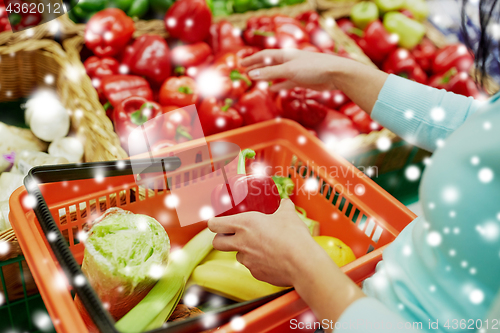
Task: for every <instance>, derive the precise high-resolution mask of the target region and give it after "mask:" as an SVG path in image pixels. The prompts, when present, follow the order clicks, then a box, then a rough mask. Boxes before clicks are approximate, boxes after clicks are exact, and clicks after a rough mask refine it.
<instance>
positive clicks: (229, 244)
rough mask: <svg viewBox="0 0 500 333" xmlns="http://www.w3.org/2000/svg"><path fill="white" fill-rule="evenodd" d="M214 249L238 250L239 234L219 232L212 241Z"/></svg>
mask: <svg viewBox="0 0 500 333" xmlns="http://www.w3.org/2000/svg"><path fill="white" fill-rule="evenodd" d="M212 244H213V246H214V249H216V250H219V251H238V250H239V248H238V246H237V236H236V235H224V234H217V235H215V238H214V240H213V242H212Z"/></svg>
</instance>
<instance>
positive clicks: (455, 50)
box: [432, 44, 474, 74]
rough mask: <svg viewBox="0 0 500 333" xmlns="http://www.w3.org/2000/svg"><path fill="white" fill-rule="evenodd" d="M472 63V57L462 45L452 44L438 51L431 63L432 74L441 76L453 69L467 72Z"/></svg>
mask: <svg viewBox="0 0 500 333" xmlns="http://www.w3.org/2000/svg"><path fill="white" fill-rule="evenodd" d="M473 63H474V58H473V56H472V55H471V54H470V53H469V50H468V49H467V47H466V46H465V45H463V44H452V45H448V46H445V47H443V48H442V49H440V50H438V51H437V53H436V56H435V57H434V62H433V63H432V72H433V73H434V74H441V73H444V72H447V71H449V70H450V69H451V68H453V67H455V68H456V69H457V70H458V71H459V72H467V73H468V72H469V70H470V69H471V67H472V64H473Z"/></svg>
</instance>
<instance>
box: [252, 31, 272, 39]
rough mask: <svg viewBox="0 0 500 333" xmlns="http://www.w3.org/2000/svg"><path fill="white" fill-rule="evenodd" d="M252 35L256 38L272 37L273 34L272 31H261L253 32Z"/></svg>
mask: <svg viewBox="0 0 500 333" xmlns="http://www.w3.org/2000/svg"><path fill="white" fill-rule="evenodd" d="M253 34H254V35H256V36H264V37H272V36H274V32H272V31H262V30H254V31H253Z"/></svg>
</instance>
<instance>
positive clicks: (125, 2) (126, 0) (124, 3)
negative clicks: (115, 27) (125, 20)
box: [107, 0, 134, 12]
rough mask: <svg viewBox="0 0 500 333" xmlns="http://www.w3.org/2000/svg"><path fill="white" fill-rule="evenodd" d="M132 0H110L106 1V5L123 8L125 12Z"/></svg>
mask: <svg viewBox="0 0 500 333" xmlns="http://www.w3.org/2000/svg"><path fill="white" fill-rule="evenodd" d="M132 2H134V0H111V1H109V2H108V6H107V7H108V8H109V7H112V8H118V9H121V10H123V11H124V12H127V10H129V8H130V6H132Z"/></svg>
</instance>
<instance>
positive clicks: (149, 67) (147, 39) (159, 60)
mask: <svg viewBox="0 0 500 333" xmlns="http://www.w3.org/2000/svg"><path fill="white" fill-rule="evenodd" d="M122 63H123V64H124V65H126V66H127V68H128V69H129V71H130V73H131V74H136V75H140V76H144V77H145V78H146V79H148V80H149V81H150V82H151V83H152V84H154V85H160V84H162V83H163V81H165V79H166V78H168V77H169V76H170V51H169V48H168V45H167V42H166V41H165V40H164V39H163V38H161V37H160V36H157V35H147V34H146V35H142V36H141V37H139V38H137V39H135V41H134V43H133V44H132V45H130V46H128V47H127V48H126V49H125V55H124V57H123V60H122Z"/></svg>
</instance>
